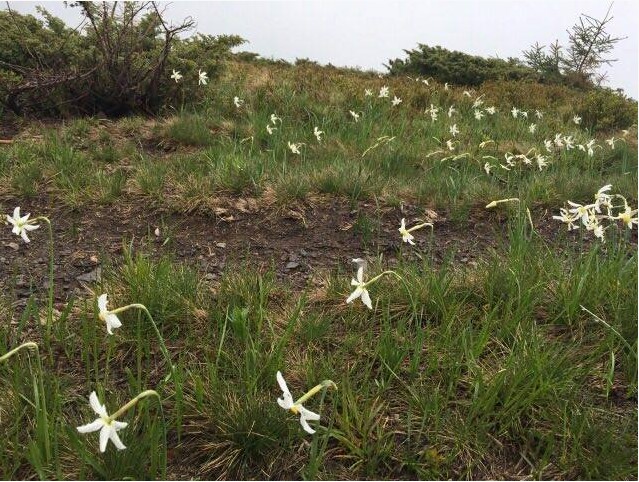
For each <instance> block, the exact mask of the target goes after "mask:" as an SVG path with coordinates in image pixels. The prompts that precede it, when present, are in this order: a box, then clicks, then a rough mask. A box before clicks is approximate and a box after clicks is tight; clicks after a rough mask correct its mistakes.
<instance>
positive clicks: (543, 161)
mask: <svg viewBox="0 0 639 482" xmlns="http://www.w3.org/2000/svg"><path fill="white" fill-rule="evenodd" d="M535 159H536V160H537V167H538V168H539V170H540V171H541V170H542V169H543V168H544V167H546V166H547V165H548V163H547V162H546V157H545V156H542V155H541V154H537V157H536V158H535Z"/></svg>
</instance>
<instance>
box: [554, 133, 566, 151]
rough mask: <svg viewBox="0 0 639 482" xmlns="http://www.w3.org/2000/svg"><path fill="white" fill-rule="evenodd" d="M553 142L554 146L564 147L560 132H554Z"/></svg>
mask: <svg viewBox="0 0 639 482" xmlns="http://www.w3.org/2000/svg"><path fill="white" fill-rule="evenodd" d="M553 142H554V143H555V147H558V148H562V147H564V141H563V135H562V134H561V132H560V133H559V134H555V139H554V140H553Z"/></svg>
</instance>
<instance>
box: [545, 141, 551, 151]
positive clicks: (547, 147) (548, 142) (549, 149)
mask: <svg viewBox="0 0 639 482" xmlns="http://www.w3.org/2000/svg"><path fill="white" fill-rule="evenodd" d="M544 146H545V147H546V150H547V151H548V152H552V141H551V140H549V139H545V140H544Z"/></svg>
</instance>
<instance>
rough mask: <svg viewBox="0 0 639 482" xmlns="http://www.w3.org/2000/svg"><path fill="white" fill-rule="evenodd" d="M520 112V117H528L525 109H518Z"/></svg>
mask: <svg viewBox="0 0 639 482" xmlns="http://www.w3.org/2000/svg"><path fill="white" fill-rule="evenodd" d="M520 114H521V115H522V117H524V118H525V119H528V112H526V111H525V110H522V111H520Z"/></svg>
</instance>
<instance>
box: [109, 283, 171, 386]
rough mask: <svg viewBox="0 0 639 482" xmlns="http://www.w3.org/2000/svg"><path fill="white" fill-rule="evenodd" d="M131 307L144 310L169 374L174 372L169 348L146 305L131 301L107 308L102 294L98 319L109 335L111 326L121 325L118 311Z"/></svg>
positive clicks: (111, 332)
mask: <svg viewBox="0 0 639 482" xmlns="http://www.w3.org/2000/svg"><path fill="white" fill-rule="evenodd" d="M132 308H137V309H139V310H142V311H144V313H145V314H146V316H147V318H148V319H149V320H150V321H151V325H153V329H154V330H155V334H156V335H157V337H158V341H159V342H160V350H161V351H162V354H163V355H164V358H165V359H166V362H167V363H168V364H169V367H170V369H171V374H172V375H173V374H174V372H175V367H174V366H173V362H172V361H171V356H170V355H169V350H167V348H166V344H165V343H164V337H163V336H162V334H161V333H160V330H159V329H158V326H157V324H156V323H155V320H153V317H152V316H151V313H149V310H148V309H147V307H146V306H144V305H142V304H140V303H132V304H130V305H126V306H123V307H121V308H116V309H115V310H108V309H107V295H106V294H102V295H100V296H99V297H98V309H99V314H98V317H99V318H100V320H102V321H104V322H105V323H106V326H107V333H109V335H112V334H113V331H112V330H113V328H119V327H120V326H122V322H121V321H120V319H119V318H118V316H117V315H118V313H123V312H125V311H127V310H130V309H132Z"/></svg>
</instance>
